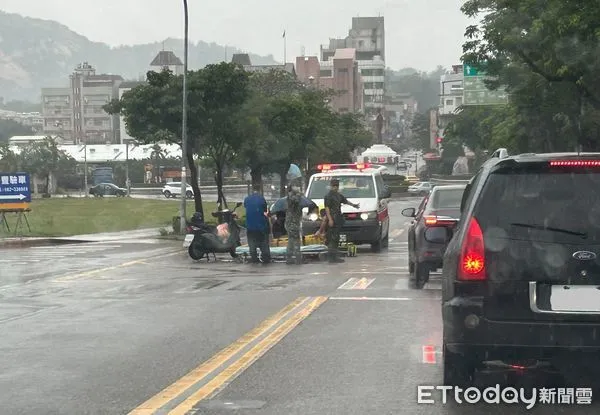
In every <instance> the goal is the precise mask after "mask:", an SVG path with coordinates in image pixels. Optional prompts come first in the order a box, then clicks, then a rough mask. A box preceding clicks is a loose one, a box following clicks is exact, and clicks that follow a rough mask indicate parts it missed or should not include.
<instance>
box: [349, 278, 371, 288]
mask: <svg viewBox="0 0 600 415" xmlns="http://www.w3.org/2000/svg"><path fill="white" fill-rule="evenodd" d="M373 281H375V278H361V279H360V280H359V281H358V282H357V283H356V285H355V286H354V287H353V289H355V290H366V289H367V288H368V287H369V285H371V284H373Z"/></svg>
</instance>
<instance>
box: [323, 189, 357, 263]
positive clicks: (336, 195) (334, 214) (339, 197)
mask: <svg viewBox="0 0 600 415" xmlns="http://www.w3.org/2000/svg"><path fill="white" fill-rule="evenodd" d="M330 188H331V190H329V193H327V195H326V196H325V211H326V213H327V222H328V223H327V247H328V256H329V262H330V263H338V262H344V260H343V259H342V258H339V256H338V253H339V247H340V231H341V230H342V225H343V224H344V215H343V214H342V204H345V205H350V206H352V207H354V208H355V209H358V208H359V207H360V205H359V204H358V203H356V204H354V203H352V202H350V201H349V200H348V199H346V197H345V196H344V195H343V194H341V193H340V192H339V189H340V181H339V180H338V179H333V180H332V181H331V184H330Z"/></svg>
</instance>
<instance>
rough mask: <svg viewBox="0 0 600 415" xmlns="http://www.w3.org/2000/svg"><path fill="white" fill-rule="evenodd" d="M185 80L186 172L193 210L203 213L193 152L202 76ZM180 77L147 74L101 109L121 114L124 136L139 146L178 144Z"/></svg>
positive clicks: (199, 125) (191, 73) (194, 73)
mask: <svg viewBox="0 0 600 415" xmlns="http://www.w3.org/2000/svg"><path fill="white" fill-rule="evenodd" d="M187 81H188V114H189V116H188V124H187V125H188V147H187V148H188V149H189V151H188V152H187V160H186V164H187V170H188V171H189V172H190V177H191V180H190V185H191V186H192V188H193V190H194V200H195V210H196V212H200V213H202V214H204V210H203V208H202V194H201V193H200V186H199V184H198V169H197V166H196V163H195V162H194V152H195V151H196V150H197V149H198V148H199V142H200V140H201V137H202V128H203V124H202V122H201V120H200V117H199V116H198V115H197V114H201V113H202V111H203V105H204V91H203V89H204V85H205V80H204V74H203V72H202V71H189V72H188V76H187ZM182 102H183V78H182V77H181V76H175V75H174V74H173V73H172V72H170V71H162V72H154V71H150V72H148V73H147V82H146V83H145V84H142V85H139V86H137V87H135V88H133V89H131V90H129V91H127V92H125V93H124V94H123V96H122V97H121V99H120V100H113V101H111V102H110V103H109V104H107V105H105V106H104V110H105V111H106V112H108V113H109V114H121V115H122V116H123V118H124V120H125V124H126V129H127V134H129V135H130V136H131V137H133V138H135V139H136V140H137V141H138V142H139V143H140V144H154V143H160V142H168V143H175V144H179V145H181V137H182V134H181V122H182V118H183V111H182V110H183V106H182Z"/></svg>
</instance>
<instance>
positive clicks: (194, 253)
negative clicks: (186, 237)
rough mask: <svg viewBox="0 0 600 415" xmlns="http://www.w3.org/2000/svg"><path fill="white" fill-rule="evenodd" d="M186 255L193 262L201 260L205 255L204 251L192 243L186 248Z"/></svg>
mask: <svg viewBox="0 0 600 415" xmlns="http://www.w3.org/2000/svg"><path fill="white" fill-rule="evenodd" d="M188 254H190V258H192V259H193V260H194V261H198V260H199V259H202V257H203V256H204V255H206V251H204V250H203V249H202V248H201V247H199V246H198V244H195V243H194V242H192V243H191V244H190V246H189V247H188Z"/></svg>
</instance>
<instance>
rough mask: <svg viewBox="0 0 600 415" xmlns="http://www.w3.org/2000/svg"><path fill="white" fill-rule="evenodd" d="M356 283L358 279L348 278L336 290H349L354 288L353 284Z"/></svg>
mask: <svg viewBox="0 0 600 415" xmlns="http://www.w3.org/2000/svg"><path fill="white" fill-rule="evenodd" d="M358 281H359V279H358V278H350V279H349V280H348V281H346V282H345V283H343V284H342V285H340V286H339V287H338V288H337V289H338V290H351V289H352V287H354V284H356V283H357V282H358Z"/></svg>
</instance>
